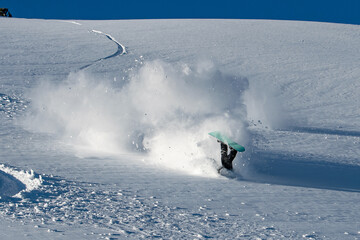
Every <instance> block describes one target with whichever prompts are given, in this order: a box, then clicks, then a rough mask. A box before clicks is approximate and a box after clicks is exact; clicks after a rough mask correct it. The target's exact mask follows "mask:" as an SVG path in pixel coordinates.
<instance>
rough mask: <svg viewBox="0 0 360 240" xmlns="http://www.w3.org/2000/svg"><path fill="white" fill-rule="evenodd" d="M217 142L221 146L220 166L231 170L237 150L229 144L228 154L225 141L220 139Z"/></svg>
mask: <svg viewBox="0 0 360 240" xmlns="http://www.w3.org/2000/svg"><path fill="white" fill-rule="evenodd" d="M218 142H220V147H221V164H222V167H224V168H226V169H228V170H232V169H233V165H232V162H233V161H234V159H235V157H236V154H237V151H236V150H235V149H233V148H232V147H230V146H229V148H230V153H229V154H228V145H226V144H225V143H223V142H221V141H218Z"/></svg>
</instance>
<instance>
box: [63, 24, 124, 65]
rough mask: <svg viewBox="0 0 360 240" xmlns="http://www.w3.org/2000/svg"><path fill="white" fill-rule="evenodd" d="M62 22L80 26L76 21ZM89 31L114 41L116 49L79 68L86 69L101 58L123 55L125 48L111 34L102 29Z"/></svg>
mask: <svg viewBox="0 0 360 240" xmlns="http://www.w3.org/2000/svg"><path fill="white" fill-rule="evenodd" d="M64 22H67V23H71V24H75V25H78V26H82V24H81V23H78V22H76V21H64ZM89 32H92V33H96V34H100V35H104V36H105V37H106V38H107V39H109V40H110V41H112V42H113V43H115V44H116V45H117V51H116V52H114V53H113V54H111V55H109V56H107V57H103V58H99V59H97V60H95V61H94V62H92V63H90V64H87V65H85V66H82V67H81V68H80V70H83V69H86V68H88V67H90V66H92V65H94V64H96V63H98V62H100V61H102V60H106V59H110V58H113V57H116V56H119V55H124V54H126V53H127V52H126V48H125V46H124V45H123V44H121V43H120V42H119V41H117V40H116V39H115V38H114V37H113V36H111V35H110V34H107V33H104V32H102V31H98V30H94V29H93V30H89Z"/></svg>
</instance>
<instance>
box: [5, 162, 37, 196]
mask: <svg viewBox="0 0 360 240" xmlns="http://www.w3.org/2000/svg"><path fill="white" fill-rule="evenodd" d="M41 184H42V178H41V175H39V177H38V178H36V177H35V174H34V171H33V170H31V171H30V172H27V171H18V170H15V169H13V168H10V167H6V166H5V165H4V164H0V197H4V196H6V197H13V196H14V197H20V196H21V195H20V194H21V192H24V191H25V192H30V191H32V190H34V189H37V188H38V187H39V186H40V185H41Z"/></svg>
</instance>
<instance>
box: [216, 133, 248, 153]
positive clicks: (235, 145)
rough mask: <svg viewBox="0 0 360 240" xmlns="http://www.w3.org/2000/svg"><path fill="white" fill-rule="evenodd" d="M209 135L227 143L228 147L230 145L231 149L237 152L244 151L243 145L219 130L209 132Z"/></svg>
mask: <svg viewBox="0 0 360 240" xmlns="http://www.w3.org/2000/svg"><path fill="white" fill-rule="evenodd" d="M209 135H210V136H213V137H215V138H217V139H219V140H220V141H221V142H223V143H225V144H227V145H229V146H230V147H232V148H233V149H235V150H236V151H238V152H244V151H245V148H244V147H243V146H241V145H240V144H238V143H236V142H234V141H232V140H230V138H228V137H226V136H225V135H224V134H222V133H221V132H218V131H215V132H211V133H209Z"/></svg>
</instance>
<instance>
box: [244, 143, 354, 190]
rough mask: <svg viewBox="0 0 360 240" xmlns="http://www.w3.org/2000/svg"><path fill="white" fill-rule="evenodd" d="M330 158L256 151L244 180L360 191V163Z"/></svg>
mask: <svg viewBox="0 0 360 240" xmlns="http://www.w3.org/2000/svg"><path fill="white" fill-rule="evenodd" d="M331 160H332V159H329V157H324V156H320V155H295V154H289V153H274V152H270V153H268V152H264V151H261V150H255V151H254V153H253V154H252V156H251V161H250V162H249V165H248V170H249V171H248V174H246V175H247V176H246V177H245V179H246V180H250V181H255V182H266V183H273V184H281V185H291V186H302V187H311V188H322V189H333V190H340V191H354V192H360V166H357V165H349V164H341V163H339V161H338V159H336V161H335V159H333V161H331ZM355 160H356V159H354V161H355ZM354 161H353V162H354ZM356 161H358V160H356Z"/></svg>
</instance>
